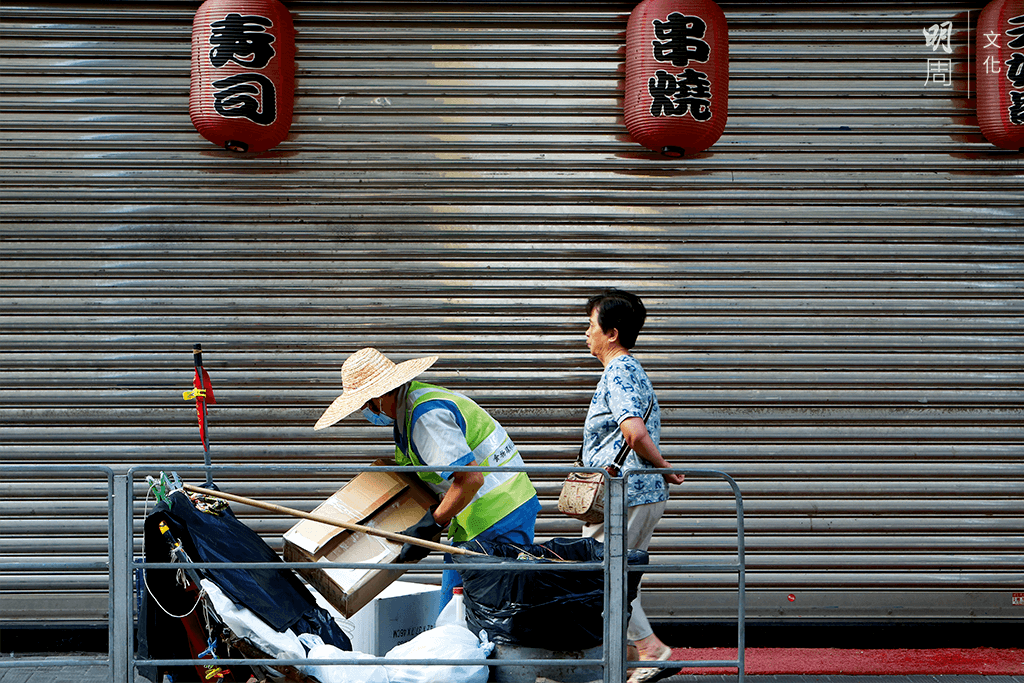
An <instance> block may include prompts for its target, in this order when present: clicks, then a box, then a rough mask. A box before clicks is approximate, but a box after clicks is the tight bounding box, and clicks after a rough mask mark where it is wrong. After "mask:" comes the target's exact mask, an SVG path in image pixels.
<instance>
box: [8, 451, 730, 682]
mask: <svg viewBox="0 0 1024 683" xmlns="http://www.w3.org/2000/svg"><path fill="white" fill-rule="evenodd" d="M169 469H173V470H174V471H177V472H195V471H198V472H202V473H204V476H205V474H206V473H208V472H210V468H205V467H197V466H192V465H181V466H176V467H171V468H169ZM370 469H371V467H370V466H355V465H338V466H318V467H310V466H290V465H289V466H282V465H279V466H258V467H257V466H216V467H213V468H212V472H213V473H215V474H219V475H224V476H227V475H239V474H259V475H260V476H262V477H273V476H274V474H275V473H285V472H290V473H293V474H294V473H297V472H305V473H309V474H322V475H325V477H326V476H328V475H333V474H357V473H359V472H364V471H367V470H370ZM373 469H376V470H378V471H403V472H420V471H428V472H433V471H435V470H434V469H432V468H427V467H401V466H383V467H381V466H374V467H373ZM448 469H450V470H451V471H453V472H486V471H487V468H483V467H452V468H448ZM48 470H50V471H60V472H62V473H68V472H70V471H81V472H83V473H84V472H99V473H101V474H102V475H104V476H105V477H106V479H107V487H108V496H107V522H108V524H107V526H108V561H107V563H106V564H104V563H102V562H85V561H83V562H39V563H4V564H0V571H4V572H7V571H18V570H22V571H63V570H68V569H79V570H82V569H89V570H92V569H104V568H105V569H107V571H108V580H109V586H110V592H109V598H108V601H109V612H108V624H107V626H108V632H109V651H108V658H107V660H106V663H107V664H108V666H109V667H110V674H111V681H113V683H133V681H134V680H135V677H134V670H135V667H136V666H140V665H141V666H154V667H160V666H191V665H204V664H210V663H211V660H210V659H138V658H137V656H136V651H135V638H134V633H135V631H134V625H135V609H134V605H135V595H134V591H135V585H136V584H135V581H134V576H133V572H134V571H145V570H146V569H148V568H154V569H167V568H180V565H179V564H174V563H170V562H160V563H154V562H144V561H142V560H141V559H136V558H134V557H133V556H134V542H135V538H134V527H135V521H136V520H135V514H134V508H135V505H134V502H135V499H134V489H135V484H136V481H135V479H136V477H143V478H144V473H148V474H155V472H153V470H152V468H151V467H146V468H143V467H135V468H132V469H130V470H129V471H128V473H127V474H115V473H114V472H113V471H112V470H111V469H110V468H107V467H99V466H92V467H90V466H82V467H73V466H43V465H39V466H30V465H26V466H7V465H5V466H0V473H5V474H6V473H11V474H14V473H28V472H33V473H45V472H46V471H48ZM508 471H510V472H512V471H516V472H527V473H528V474H532V475H546V476H547V477H551V476H553V475H558V474H561V473H564V472H565V471H566V468H562V467H550V466H544V467H537V466H534V467H520V468H515V467H510V468H508ZM582 471H588V472H604V470H602V469H599V468H584V469H583V470H582ZM670 471H672V472H675V473H678V474H683V475H685V476H687V477H690V478H694V477H696V478H701V477H706V478H713V479H720V480H722V481H724V482H726V483H727V484H728V486H729V487H730V489H731V491H732V494H733V496H734V498H735V502H736V562H734V563H729V564H707V565H694V564H658V565H645V566H643V567H630V566H628V562H627V558H628V552H627V551H628V549H627V548H626V535H625V531H626V529H625V514H624V513H625V510H626V506H625V504H624V500H625V496H626V491H627V482H628V478H618V477H610V476H607V478H606V486H605V496H606V498H605V510H606V511H609V512H608V513H607V514H606V519H605V552H604V559H603V562H600V563H597V562H577V563H573V564H572V565H571V566H567V565H565V564H561V563H559V564H557V565H555V564H552V565H550V566H547V565H543V564H542V565H531V568H530V569H531V571H533V570H541V571H543V570H552V571H554V570H557V571H566V570H569V571H586V570H591V571H593V570H595V569H596V568H603V570H604V577H605V602H604V606H605V620H604V647H603V652H602V657H601V658H600V659H501V660H494V659H488V660H485V661H481V660H477V659H473V660H467V659H430V660H420V659H415V660H414V659H403V660H399V659H389V660H384V659H383V658H374V659H363V660H355V661H353V660H331V659H317V660H308V659H301V660H299V659H281V658H278V659H268V660H255V659H251V658H231V659H229V658H221V659H217V660H216V662H217V664H218V665H224V666H233V665H247V664H253V663H256V662H257V661H260V662H261V663H263V664H264V665H266V666H270V667H273V666H302V665H308V664H311V663H314V662H315V664H316V665H317V666H324V665H327V666H330V665H344V666H369V665H374V664H378V665H379V664H383V663H384V662H385V661H387V664H388V665H413V666H426V665H459V666H480V665H481V664H486V665H489V666H513V665H515V666H525V667H550V666H555V665H567V666H574V667H581V666H593V667H602V669H603V672H604V673H603V680H604V683H619V682H620V681H622V680H625V671H626V668H627V666H629V667H632V666H643V667H659V668H697V667H699V668H716V669H718V668H735V669H736V670H737V675H738V681H739V683H743V682H744V678H745V670H744V667H745V663H744V654H745V640H746V638H745V620H746V605H745V602H746V599H745V598H746V569H745V556H744V552H745V541H744V518H743V498H742V495H741V493H740V489H739V486H738V485H737V484H736V482H735V481H734V480H733V479H732V478H731V477H730V476H729V475H727V474H725V473H724V472H720V471H717V470H709V469H672V470H670ZM605 474H606V475H607V473H605ZM133 559H134V561H133ZM192 566H193V567H194V568H196V569H200V570H202V569H209V568H221V569H222V568H224V567H225V566H231V567H234V568H244V569H257V568H260V569H262V568H273V569H302V568H307V569H308V568H309V564H308V563H304V562H274V563H267V562H237V563H206V562H194V563H193V564H192ZM317 566H318V568H325V569H326V568H338V569H367V568H370V567H372V568H375V569H385V570H388V571H399V572H409V571H412V572H436V571H440V570H444V569H454V568H456V566H455V565H451V564H441V563H436V562H421V563H418V564H411V565H410V564H406V565H377V564H372V563H354V562H330V563H328V562H320V563H318V565H317ZM473 568H474V570H476V569H485V570H487V571H515V570H516V566H515V564H514V563H500V562H494V563H476V564H474V566H473ZM680 571H688V572H694V573H704V572H714V573H723V572H727V573H728V572H735V573H736V575H737V642H738V647H737V658H736V659H734V660H694V661H682V660H672V661H667V662H650V661H644V662H638V661H627V659H626V637H625V633H626V624H627V616H628V612H627V609H626V605H627V603H626V598H627V574H628V573H629V572H643V573H672V572H680ZM613 643H615V644H618V646H617V647H616V646H612V644H613ZM86 663H88V664H93V665H95V664H97V660H95V659H90V660H87V661H86V660H82V659H74V658H68V659H53V658H49V659H47V660H45V662H43V661H33V660H31V659H23V658H17V659H10V660H5V661H0V670H2V669H5V668H12V667H29V666H39V665H41V664H45V665H46V666H64V665H67V666H73V665H79V664H86Z"/></svg>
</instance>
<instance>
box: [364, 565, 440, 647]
mask: <svg viewBox="0 0 1024 683" xmlns="http://www.w3.org/2000/svg"><path fill="white" fill-rule="evenodd" d="M440 604H441V587H440V586H437V585H433V584H429V583H412V582H411V581H395V582H394V583H393V584H391V585H390V586H388V587H387V588H385V589H384V590H383V591H381V593H380V595H378V596H377V597H375V598H374V599H373V600H371V601H370V603H369V604H368V605H366V606H365V607H363V608H362V609H361V610H359V611H358V612H356V613H355V615H354V616H353V617H352V619H351V621H352V626H353V627H354V628H355V631H354V632H353V634H352V649H353V650H355V651H356V652H365V653H367V654H371V655H375V656H377V657H383V656H384V655H386V654H387V653H388V652H389V651H390V650H391V649H392V648H393V647H395V646H396V645H401V644H402V643H407V642H409V641H410V640H412V639H413V638H415V637H416V636H418V635H419V634H421V633H423V632H424V631H429V630H430V629H432V628H434V622H435V621H436V620H437V608H438V607H439V606H440Z"/></svg>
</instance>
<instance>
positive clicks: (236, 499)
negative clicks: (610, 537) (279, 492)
mask: <svg viewBox="0 0 1024 683" xmlns="http://www.w3.org/2000/svg"><path fill="white" fill-rule="evenodd" d="M182 488H183V489H185V490H186V491H191V492H192V493H201V494H203V495H204V496H211V497H213V498H222V499H223V500H230V501H231V502H233V503H241V504H243V505H250V506H252V507H256V508H262V509H264V510H269V511H271V512H279V513H281V514H284V515H289V516H290V517H299V518H301V519H309V520H312V521H314V522H320V523H321V524H327V525H328V526H337V527H341V528H342V529H348V530H349V531H359V532H362V533H364V534H369V535H371V536H380V537H381V538H386V539H388V540H389V541H394V542H396V543H411V544H412V545H418V546H421V547H423V548H429V549H430V550H437V551H440V552H442V553H451V554H453V555H479V556H481V557H487V555H486V554H485V553H478V552H474V551H472V550H466V549H465V548H457V547H455V546H450V545H445V544H444V543H435V542H434V541H427V540H424V539H422V538H416V537H415V536H406V535H405V534H396V533H395V532H393V531H384V530H383V529H375V528H373V527H369V526H364V525H362V524H352V523H351V522H341V521H339V520H336V519H331V518H330V517H325V516H324V515H318V514H315V513H312V512H303V511H302V510H295V509H293V508H287V507H285V506H283V505H277V504H276V503H264V502H263V501H259V500H254V499H252V498H244V497H242V496H236V495H234V494H231V493H222V492H221V491H214V490H212V489H204V488H201V487H199V486H192V485H191V484H182Z"/></svg>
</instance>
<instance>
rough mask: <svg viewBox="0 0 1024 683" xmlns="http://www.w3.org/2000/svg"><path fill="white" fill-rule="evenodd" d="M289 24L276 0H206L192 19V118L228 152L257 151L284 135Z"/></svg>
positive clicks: (291, 66)
mask: <svg viewBox="0 0 1024 683" xmlns="http://www.w3.org/2000/svg"><path fill="white" fill-rule="evenodd" d="M294 90H295V29H294V28H293V26H292V17H291V14H289V13H288V10H287V9H286V8H285V6H284V5H282V4H281V3H280V2H279V0H206V2H204V3H203V4H202V5H201V6H200V7H199V10H198V11H197V12H196V16H195V19H194V20H193V21H192V87H191V91H190V93H189V103H188V111H189V115H190V116H191V117H192V125H194V126H195V127H196V130H198V131H199V133H200V134H201V135H202V136H203V137H204V138H206V139H207V140H209V141H210V142H212V143H214V144H216V145H219V146H222V147H225V148H226V149H229V150H231V151H234V152H263V151H266V150H268V149H270V148H271V147H273V146H274V145H276V144H277V143H279V142H281V141H282V140H284V139H285V137H286V136H287V135H288V129H289V128H290V127H291V125H292V95H293V93H294Z"/></svg>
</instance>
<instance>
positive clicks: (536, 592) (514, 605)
mask: <svg viewBox="0 0 1024 683" xmlns="http://www.w3.org/2000/svg"><path fill="white" fill-rule="evenodd" d="M458 545H459V546H460V547H463V548H467V549H469V550H476V551H477V552H484V553H486V554H487V555H488V557H480V556H479V555H453V556H452V559H453V560H454V561H455V564H456V565H457V566H458V572H459V575H460V576H461V577H462V583H463V589H464V590H465V605H466V621H467V623H468V626H469V629H470V630H471V631H474V632H477V631H479V630H481V629H483V630H485V631H486V632H487V635H488V637H489V638H490V640H492V641H494V642H496V643H507V644H511V645H520V646H523V647H539V648H544V649H547V650H587V649H590V648H592V647H597V646H598V645H600V644H601V643H602V641H603V639H604V570H603V568H601V567H597V568H595V569H594V570H593V571H548V570H538V569H536V567H537V565H539V564H545V565H550V564H551V563H552V561H553V560H566V561H570V562H603V561H604V545H602V544H601V543H599V542H598V541H595V540H594V539H592V538H553V539H551V540H550V541H547V542H545V543H543V544H540V545H517V544H512V543H489V542H487V541H470V542H468V543H460V544H458ZM496 560H500V561H502V562H515V563H516V564H518V565H520V566H521V567H522V570H521V571H493V570H488V569H487V568H486V567H481V568H479V569H474V568H473V567H474V565H475V564H480V563H484V562H491V563H493V562H495V561H496ZM627 561H628V563H629V565H630V567H631V568H632V567H635V566H636V565H647V562H648V555H647V552H646V551H644V550H630V551H629V552H628V553H627ZM641 578H642V572H636V571H631V572H630V573H629V575H628V577H627V579H626V587H627V595H628V598H627V600H626V606H625V607H626V612H627V617H628V615H629V613H630V604H629V603H630V602H632V601H633V599H634V598H636V594H637V589H638V588H639V586H640V579H641Z"/></svg>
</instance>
